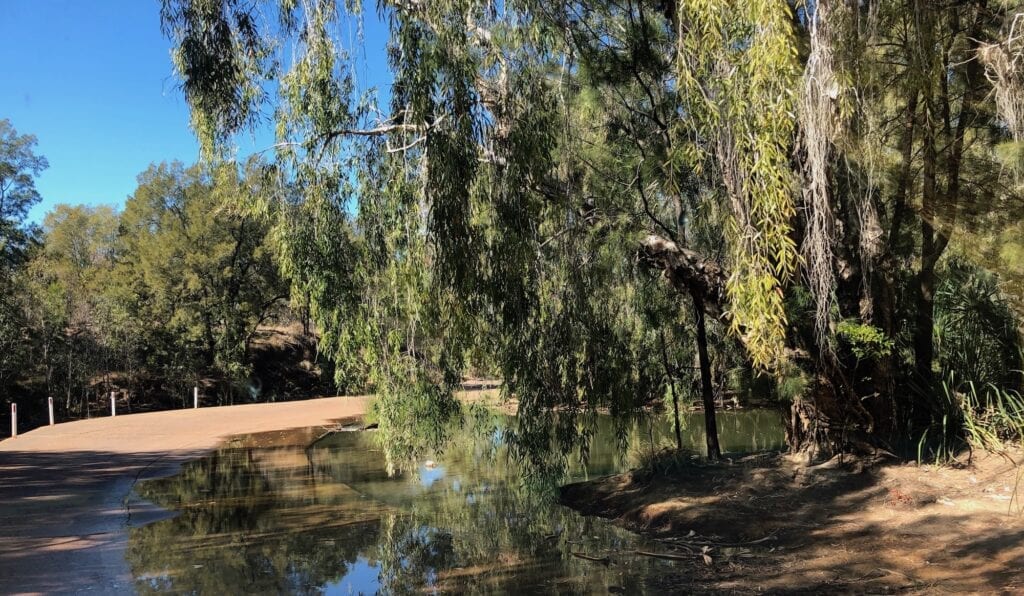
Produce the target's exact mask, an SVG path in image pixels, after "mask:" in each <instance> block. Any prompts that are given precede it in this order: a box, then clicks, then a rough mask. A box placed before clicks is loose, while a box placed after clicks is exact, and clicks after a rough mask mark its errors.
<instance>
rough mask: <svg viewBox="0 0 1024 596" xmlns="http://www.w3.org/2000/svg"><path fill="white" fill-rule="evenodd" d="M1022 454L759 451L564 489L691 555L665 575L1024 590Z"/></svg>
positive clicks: (808, 588) (753, 585) (781, 585)
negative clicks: (933, 460) (809, 461)
mask: <svg viewBox="0 0 1024 596" xmlns="http://www.w3.org/2000/svg"><path fill="white" fill-rule="evenodd" d="M1022 457H1024V453H1021V452H1016V453H1012V454H1006V455H995V454H977V453H976V454H975V455H974V458H973V461H971V462H970V463H969V464H967V463H963V464H960V465H955V466H947V467H936V466H928V465H925V466H918V465H916V464H907V463H902V464H888V465H885V464H875V465H869V466H865V465H864V464H863V463H861V462H858V463H856V464H851V463H849V462H846V463H842V464H841V463H840V462H839V461H838V460H833V461H831V462H828V463H826V464H824V465H819V466H816V467H808V466H805V465H803V464H801V463H799V462H797V461H795V460H792V459H790V458H787V457H785V456H778V455H775V456H762V457H751V458H748V459H747V460H746V461H737V462H732V463H723V464H715V465H711V464H706V465H699V464H696V463H691V464H686V465H681V466H676V467H675V468H674V469H673V471H672V472H669V473H666V474H665V475H653V474H646V475H645V474H642V473H637V472H633V473H627V474H622V475H618V476H611V477H606V478H601V479H598V480H594V481H590V482H586V483H579V484H572V485H568V486H566V487H563V489H562V501H563V503H565V504H567V505H569V506H572V507H574V508H576V509H578V510H580V511H582V512H583V513H585V514H592V515H598V516H602V517H607V518H613V519H614V520H616V522H617V523H619V524H621V525H623V526H625V527H627V528H630V529H632V530H636V531H639V532H641V533H644V534H648V535H652V536H653V537H655V538H656V539H657V543H658V544H659V545H663V547H662V548H660V549H659V550H658V551H657V552H652V553H650V554H652V555H663V556H664V555H667V556H668V557H673V558H677V559H680V560H681V561H682V563H683V564H682V567H681V569H682V570H683V571H680V572H679V573H678V574H677V575H675V576H674V577H667V578H665V582H666V586H673V587H674V588H675V589H678V590H680V591H681V592H683V593H740V594H746V593H808V594H820V593H828V594H836V593H841V594H842V593H852V594H864V593H876V594H877V593H911V594H942V593H956V594H964V593H977V594H1021V593H1024V513H1022V509H1024V505H1022V503H1021V501H1020V500H1019V499H1021V498H1022V497H1024V479H1022V473H1024V472H1022V470H1024V468H1021V467H1019V466H1018V465H1017V464H1016V463H1014V462H1022ZM705 555H706V556H705Z"/></svg>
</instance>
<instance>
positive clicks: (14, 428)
mask: <svg viewBox="0 0 1024 596" xmlns="http://www.w3.org/2000/svg"><path fill="white" fill-rule="evenodd" d="M11 438H12V439H17V438H18V404H11Z"/></svg>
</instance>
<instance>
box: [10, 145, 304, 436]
mask: <svg viewBox="0 0 1024 596" xmlns="http://www.w3.org/2000/svg"><path fill="white" fill-rule="evenodd" d="M43 163H45V162H43ZM23 187H24V188H30V185H24V186H23ZM253 188H254V186H253V185H252V184H250V183H248V182H247V179H246V177H245V176H244V175H243V174H239V172H238V171H237V170H235V169H233V168H220V169H211V168H203V167H192V168H185V167H183V166H182V165H181V164H177V163H174V164H161V165H154V166H152V167H150V168H149V169H148V170H147V171H146V172H144V173H142V174H141V175H140V176H139V186H138V189H137V190H136V191H135V193H134V194H133V195H132V196H131V197H129V198H128V200H127V201H126V203H125V207H124V211H123V212H121V213H118V212H116V211H115V210H113V209H112V208H110V207H106V206H98V207H85V206H69V205H58V206H56V207H55V208H53V209H52V210H51V211H50V212H49V213H48V214H47V215H46V217H45V219H44V221H43V225H42V227H41V229H39V230H34V231H33V230H29V229H27V228H20V231H19V233H20V234H22V235H28V234H30V233H31V234H33V235H32V239H33V243H32V244H30V245H29V244H26V245H25V249H24V258H23V259H21V260H20V261H19V262H18V264H17V266H16V267H15V266H11V267H8V268H7V269H5V277H4V283H5V284H8V285H10V286H11V287H15V288H16V291H13V292H10V293H8V292H4V300H5V302H4V315H5V317H12V318H14V319H15V323H14V324H13V326H14V327H15V328H16V329H17V332H14V333H10V334H5V340H4V341H5V342H7V343H6V344H5V346H4V347H5V350H4V354H5V356H4V358H5V360H4V361H3V363H2V367H0V369H2V376H0V381H2V385H0V390H2V391H3V394H4V397H5V400H17V401H18V402H19V403H20V405H21V409H22V412H23V416H27V418H28V419H29V422H31V418H32V417H33V415H35V416H36V418H38V415H39V414H40V413H42V412H45V403H46V396H52V397H54V398H55V399H56V400H57V402H58V406H59V408H58V412H59V416H60V417H61V418H67V417H69V416H72V417H73V416H85V415H88V414H89V409H90V408H91V407H92V408H95V407H96V406H95V403H94V402H95V401H97V400H98V399H102V397H103V396H105V395H108V394H109V393H110V392H111V391H116V392H117V394H118V397H119V399H122V400H124V401H126V402H127V403H125V404H124V406H127V407H129V408H131V407H133V406H134V407H135V408H139V407H143V408H148V407H159V406H160V405H163V406H164V407H167V406H168V405H172V404H179V405H180V404H185V403H189V404H191V396H190V392H191V388H192V387H193V386H196V385H199V386H201V387H202V393H203V394H204V396H206V399H216V400H217V401H218V402H225V401H229V400H233V399H235V398H236V397H244V398H251V397H253V395H251V394H250V392H251V390H253V389H254V387H253V384H254V383H256V384H257V387H256V388H258V387H259V384H260V381H259V380H258V378H257V379H255V380H253V379H251V378H250V373H251V368H252V364H253V353H252V352H253V350H252V344H253V341H254V339H255V338H256V335H257V330H258V328H259V327H260V326H261V325H265V324H267V323H271V322H276V320H275V317H278V316H281V315H284V316H285V317H286V318H288V317H289V316H290V313H288V312H287V311H286V307H287V304H288V291H287V286H286V285H285V284H284V283H283V282H282V280H281V276H280V275H279V273H278V268H277V265H276V263H275V261H274V257H273V253H272V251H271V250H270V249H269V248H268V247H267V246H266V244H267V242H266V240H267V238H266V237H267V226H266V224H264V223H261V222H260V220H259V219H258V218H255V217H253V216H252V215H251V214H248V213H244V212H241V211H238V210H237V209H234V208H233V207H232V205H238V204H241V203H244V202H246V199H245V196H247V195H248V194H251V193H252V192H253ZM24 213H25V209H21V216H22V217H23V216H24ZM5 324H6V318H5ZM102 405H103V403H102V402H101V406H102ZM124 406H122V407H124ZM104 409H105V408H104ZM44 416H45V415H44ZM23 420H25V417H23Z"/></svg>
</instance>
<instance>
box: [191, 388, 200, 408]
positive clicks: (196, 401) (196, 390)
mask: <svg viewBox="0 0 1024 596" xmlns="http://www.w3.org/2000/svg"><path fill="white" fill-rule="evenodd" d="M192 407H193V408H198V407H199V387H193V388H192Z"/></svg>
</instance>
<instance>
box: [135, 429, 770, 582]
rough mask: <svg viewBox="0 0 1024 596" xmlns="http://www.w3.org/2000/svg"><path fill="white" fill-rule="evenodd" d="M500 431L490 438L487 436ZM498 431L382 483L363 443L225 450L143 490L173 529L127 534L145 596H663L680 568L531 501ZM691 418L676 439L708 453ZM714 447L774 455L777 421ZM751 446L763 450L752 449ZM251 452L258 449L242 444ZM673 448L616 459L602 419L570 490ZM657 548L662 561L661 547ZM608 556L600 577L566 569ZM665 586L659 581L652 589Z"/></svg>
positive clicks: (597, 567)
mask: <svg viewBox="0 0 1024 596" xmlns="http://www.w3.org/2000/svg"><path fill="white" fill-rule="evenodd" d="M491 423H493V425H492V424H491ZM508 423H509V421H508V420H507V419H504V418H501V417H495V418H494V419H493V420H492V421H491V422H489V423H488V425H487V426H485V427H482V428H480V427H478V428H473V429H466V430H464V431H461V432H460V433H459V435H458V436H456V437H455V439H454V440H453V442H452V444H451V445H450V446H449V447H448V448H447V449H446V450H445V452H444V453H443V454H442V455H440V456H438V457H436V461H434V460H431V461H424V462H422V463H421V464H420V465H419V468H418V470H415V471H414V472H408V473H404V474H400V475H398V476H395V477H389V476H388V475H387V473H386V471H385V465H384V457H383V454H382V453H381V452H380V451H379V450H378V448H377V446H376V444H375V442H374V436H373V433H372V432H340V433H335V434H332V435H328V436H327V437H325V438H323V439H321V440H319V441H317V442H316V443H314V444H313V445H311V446H308V447H307V446H306V445H305V443H308V440H307V441H306V442H305V443H304V442H303V441H302V440H301V437H302V436H308V435H302V434H301V433H300V434H299V435H298V436H293V437H292V441H291V442H292V443H295V442H298V443H300V444H298V445H294V444H293V445H289V444H288V443H289V441H288V437H283V436H280V435H278V436H276V437H275V438H274V439H273V440H272V441H269V443H273V446H271V445H267V444H266V443H268V441H263V443H264V444H263V445H262V446H255V447H253V446H247V447H230V446H229V447H227V448H224V449H221V450H220V451H218V452H216V453H215V454H213V455H211V456H209V457H206V458H204V459H201V460H197V461H195V462H192V463H190V464H188V465H187V466H186V467H185V468H184V469H183V470H182V472H181V473H180V474H178V475H177V476H174V477H171V478H165V479H159V480H150V481H147V482H144V483H141V484H140V485H139V489H138V492H139V493H140V494H141V496H143V497H144V498H147V499H150V500H152V501H154V502H156V503H158V504H160V505H162V506H164V507H166V508H168V509H171V510H174V511H175V512H178V515H177V516H176V517H173V518H171V519H166V520H163V521H159V522H156V523H152V524H149V525H147V526H143V527H140V528H134V529H132V530H131V533H130V537H129V545H128V554H127V557H128V561H129V563H130V565H131V568H132V571H133V573H134V575H135V578H136V588H137V589H138V591H139V592H141V593H149V592H173V593H201V594H230V593H298V594H307V593H318V594H319V593H327V594H358V593H375V592H384V593H406V592H423V591H426V592H460V593H466V592H469V593H537V592H539V593H559V594H573V593H609V590H610V591H612V592H623V593H629V594H642V593H664V592H667V591H671V586H670V585H666V584H665V583H664V582H665V581H666V580H665V577H666V575H670V574H671V573H668V574H666V573H665V572H671V571H672V567H673V562H671V561H664V560H659V559H652V558H649V557H641V556H636V555H632V554H629V553H631V552H632V551H634V550H637V549H646V550H658V545H656V544H654V545H652V544H649V543H645V542H644V541H643V539H641V538H639V537H637V536H635V535H633V534H630V533H628V532H625V531H623V530H620V529H618V528H615V527H614V526H612V525H611V524H609V523H607V522H605V521H603V520H599V519H594V518H584V517H582V516H580V515H578V514H576V513H575V512H573V511H572V510H570V509H568V508H566V507H562V506H559V505H558V504H556V503H553V502H552V501H551V500H550V499H549V498H545V497H544V496H543V495H538V494H535V493H531V492H530V491H529V490H527V489H526V488H525V486H524V484H523V483H522V482H521V477H520V473H519V468H518V466H517V465H515V464H514V463H513V462H510V461H509V459H508V457H507V454H506V449H505V447H504V445H503V444H502V429H503V426H504V425H505V424H508ZM702 425H703V421H702V420H701V419H700V417H699V416H688V417H687V421H686V427H685V430H686V432H685V433H684V440H686V441H687V442H689V443H690V444H691V445H692V446H693V447H695V448H696V447H698V446H699V445H700V444H701V443H703V433H702V432H701V430H700V429H701V428H702ZM720 426H721V429H720V433H721V441H722V445H723V448H724V449H726V450H730V451H744V450H747V451H749V450H755V449H765V448H773V447H778V446H781V444H782V441H783V436H782V429H781V424H780V422H779V419H778V417H777V415H776V414H774V413H772V412H758V411H748V412H736V413H724V414H722V415H721V418H720ZM752 437H755V438H756V439H752ZM250 442H251V441H250ZM669 442H674V433H673V431H672V429H671V426H669V425H668V424H667V422H665V421H657V422H653V423H648V422H641V423H638V424H637V426H636V427H635V428H634V429H633V431H632V432H630V433H628V436H627V445H626V446H625V448H624V449H623V448H620V447H619V446H618V445H620V444H621V442H620V441H616V440H615V438H614V433H613V431H612V426H611V424H610V422H609V421H607V420H603V421H602V422H601V423H600V424H599V429H598V432H597V434H596V435H595V439H594V443H593V445H594V447H593V449H592V451H591V455H590V461H589V464H588V465H587V466H586V467H584V466H580V465H578V466H576V467H574V469H573V470H572V472H571V478H567V480H572V479H579V478H585V477H588V476H594V475H601V474H607V473H611V472H615V471H618V470H622V469H624V468H627V467H630V466H633V465H636V464H637V462H639V461H640V458H641V457H642V456H643V454H644V452H645V451H648V452H649V451H650V449H651V448H652V446H653V447H654V448H658V447H660V446H662V445H666V444H668V443H669ZM662 550H663V549H662ZM574 553H577V554H579V553H582V554H585V555H588V556H592V557H603V556H605V555H611V557H610V562H609V564H607V565H606V564H602V563H600V562H594V561H589V560H585V559H582V558H579V557H577V556H574ZM659 580H660V581H661V582H662V583H659Z"/></svg>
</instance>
